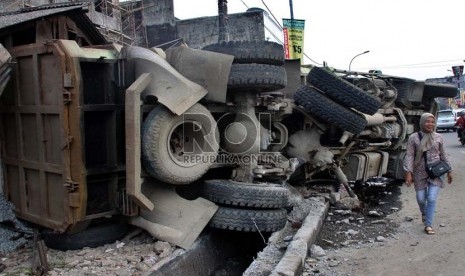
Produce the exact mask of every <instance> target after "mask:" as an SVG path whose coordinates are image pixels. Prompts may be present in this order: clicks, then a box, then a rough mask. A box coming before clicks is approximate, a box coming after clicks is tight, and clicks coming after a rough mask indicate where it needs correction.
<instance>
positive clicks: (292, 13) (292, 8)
mask: <svg viewBox="0 0 465 276" xmlns="http://www.w3.org/2000/svg"><path fill="white" fill-rule="evenodd" d="M289 9H290V10H291V19H292V20H294V6H293V5H292V0H289Z"/></svg>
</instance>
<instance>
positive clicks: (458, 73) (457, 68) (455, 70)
mask: <svg viewBox="0 0 465 276" xmlns="http://www.w3.org/2000/svg"><path fill="white" fill-rule="evenodd" d="M452 73H453V74H454V77H460V76H461V75H463V65H457V66H452Z"/></svg>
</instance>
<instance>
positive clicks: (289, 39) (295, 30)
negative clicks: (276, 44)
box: [283, 19, 305, 60]
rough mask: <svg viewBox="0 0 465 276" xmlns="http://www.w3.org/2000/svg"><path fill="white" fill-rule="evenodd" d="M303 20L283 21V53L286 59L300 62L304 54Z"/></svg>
mask: <svg viewBox="0 0 465 276" xmlns="http://www.w3.org/2000/svg"><path fill="white" fill-rule="evenodd" d="M304 26H305V20H301V19H283V33H284V52H285V57H286V59H300V60H302V58H303V54H304Z"/></svg>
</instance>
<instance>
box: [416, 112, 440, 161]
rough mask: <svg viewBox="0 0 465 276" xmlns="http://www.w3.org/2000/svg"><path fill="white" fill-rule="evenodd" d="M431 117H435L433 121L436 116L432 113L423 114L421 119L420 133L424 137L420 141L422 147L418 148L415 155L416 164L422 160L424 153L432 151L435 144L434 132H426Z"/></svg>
mask: <svg viewBox="0 0 465 276" xmlns="http://www.w3.org/2000/svg"><path fill="white" fill-rule="evenodd" d="M429 117H433V119H435V117H434V115H433V114H431V113H423V114H422V115H421V117H420V131H421V134H422V135H423V137H422V139H421V141H420V146H419V147H418V148H417V152H416V154H415V161H416V162H418V161H419V160H421V156H422V155H423V152H425V151H427V150H428V149H430V148H431V146H432V145H433V142H434V136H433V134H434V131H433V132H425V131H424V128H425V123H426V119H428V118H429Z"/></svg>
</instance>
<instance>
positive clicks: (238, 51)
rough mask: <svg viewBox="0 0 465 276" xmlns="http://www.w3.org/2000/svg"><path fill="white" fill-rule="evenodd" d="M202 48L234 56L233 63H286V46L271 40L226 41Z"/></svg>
mask: <svg viewBox="0 0 465 276" xmlns="http://www.w3.org/2000/svg"><path fill="white" fill-rule="evenodd" d="M202 50H206V51H211V52H217V53H222V54H227V55H231V56H234V61H233V63H261V64H270V65H279V66H281V65H283V64H284V48H283V46H282V45H281V44H279V43H276V42H270V41H226V42H220V43H215V44H211V45H207V46H205V47H203V48H202Z"/></svg>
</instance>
